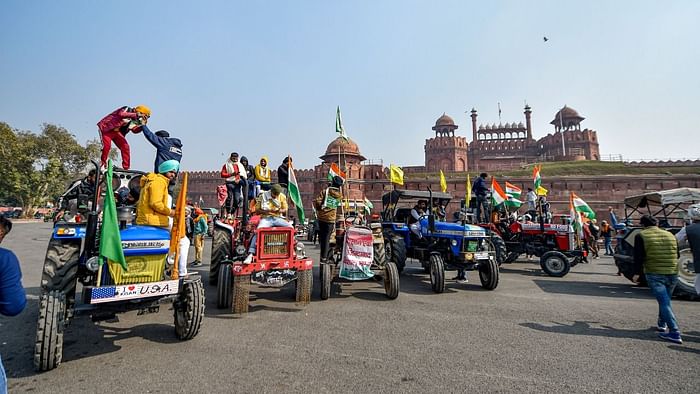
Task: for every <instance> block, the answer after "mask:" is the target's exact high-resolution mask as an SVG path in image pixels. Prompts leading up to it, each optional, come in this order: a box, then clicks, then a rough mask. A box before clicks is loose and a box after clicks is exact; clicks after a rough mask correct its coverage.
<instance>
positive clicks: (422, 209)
mask: <svg viewBox="0 0 700 394" xmlns="http://www.w3.org/2000/svg"><path fill="white" fill-rule="evenodd" d="M427 209H428V202H427V201H425V200H418V202H417V203H416V205H414V206H413V209H411V216H410V217H409V218H408V226H409V228H410V229H411V232H412V233H413V234H415V235H416V236H417V237H418V238H423V234H421V231H420V230H421V225H420V218H421V216H424V215H427V213H426V211H427Z"/></svg>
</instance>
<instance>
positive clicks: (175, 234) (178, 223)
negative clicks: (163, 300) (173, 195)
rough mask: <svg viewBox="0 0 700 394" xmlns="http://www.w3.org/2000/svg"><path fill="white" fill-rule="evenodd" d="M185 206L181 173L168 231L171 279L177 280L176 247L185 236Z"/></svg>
mask: <svg viewBox="0 0 700 394" xmlns="http://www.w3.org/2000/svg"><path fill="white" fill-rule="evenodd" d="M186 204H187V173H186V172H183V173H182V186H181V187H180V194H178V196H177V204H175V219H174V220H173V228H172V229H171V230H170V249H169V251H168V256H170V257H172V258H173V259H174V260H173V261H174V263H173V269H172V274H171V276H170V278H171V279H177V278H178V277H179V273H178V271H177V269H178V267H177V262H178V259H179V257H180V256H178V254H179V250H180V248H179V247H178V246H179V244H180V239H181V238H182V237H184V236H185V231H186V230H185V205H186Z"/></svg>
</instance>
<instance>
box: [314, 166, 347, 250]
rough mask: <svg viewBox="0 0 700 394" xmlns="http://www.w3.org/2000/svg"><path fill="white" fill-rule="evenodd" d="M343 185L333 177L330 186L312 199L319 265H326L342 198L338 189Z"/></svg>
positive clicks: (341, 181)
mask: <svg viewBox="0 0 700 394" xmlns="http://www.w3.org/2000/svg"><path fill="white" fill-rule="evenodd" d="M343 183H344V182H343V178H341V177H339V176H334V177H333V180H332V182H331V184H330V186H328V187H326V188H325V189H323V190H321V193H319V195H318V196H317V197H316V199H314V208H315V209H316V216H317V219H316V223H318V235H319V237H318V242H319V244H320V245H321V263H326V261H327V260H328V249H329V243H330V239H331V234H332V233H333V226H334V225H335V221H336V219H337V216H338V215H337V211H338V206H339V204H341V200H342V198H343V196H342V194H341V193H340V187H341V186H343Z"/></svg>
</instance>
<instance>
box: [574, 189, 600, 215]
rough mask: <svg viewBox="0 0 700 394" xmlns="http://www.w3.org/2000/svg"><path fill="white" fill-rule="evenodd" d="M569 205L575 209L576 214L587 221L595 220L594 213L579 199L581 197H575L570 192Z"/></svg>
mask: <svg viewBox="0 0 700 394" xmlns="http://www.w3.org/2000/svg"><path fill="white" fill-rule="evenodd" d="M571 203H572V204H573V206H574V208H575V209H576V212H578V213H580V214H582V215H583V216H585V217H586V218H588V219H595V212H594V211H593V210H592V209H591V207H590V206H589V205H588V204H586V202H585V201H583V200H582V199H581V197H579V196H577V195H576V194H575V193H574V192H571Z"/></svg>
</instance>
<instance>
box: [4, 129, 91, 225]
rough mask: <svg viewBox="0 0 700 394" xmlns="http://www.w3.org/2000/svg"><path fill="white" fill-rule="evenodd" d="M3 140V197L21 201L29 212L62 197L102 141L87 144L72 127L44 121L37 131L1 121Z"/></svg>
mask: <svg viewBox="0 0 700 394" xmlns="http://www.w3.org/2000/svg"><path fill="white" fill-rule="evenodd" d="M0 141H2V144H0V163H2V166H0V199H1V200H5V201H15V202H17V204H18V205H21V206H22V209H23V211H24V213H25V214H26V215H32V214H33V211H34V208H35V207H38V206H42V205H44V204H46V202H48V201H53V200H55V199H56V198H58V196H60V195H61V194H62V193H63V191H64V190H65V187H66V185H67V184H68V183H69V182H71V181H72V180H75V179H77V178H80V177H82V176H83V174H84V173H85V172H86V170H87V168H89V166H88V164H89V163H90V159H95V158H97V159H98V160H99V152H100V151H101V144H100V142H99V141H97V140H91V141H88V143H87V144H86V146H85V147H83V146H82V145H80V144H79V143H78V141H77V140H76V139H75V136H74V135H73V134H71V133H70V132H69V131H68V130H66V129H65V128H63V127H61V126H56V125H52V124H43V125H42V126H41V133H40V134H38V135H37V134H34V133H31V132H28V131H20V130H16V129H12V128H11V127H10V126H9V125H8V124H6V123H2V122H0Z"/></svg>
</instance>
